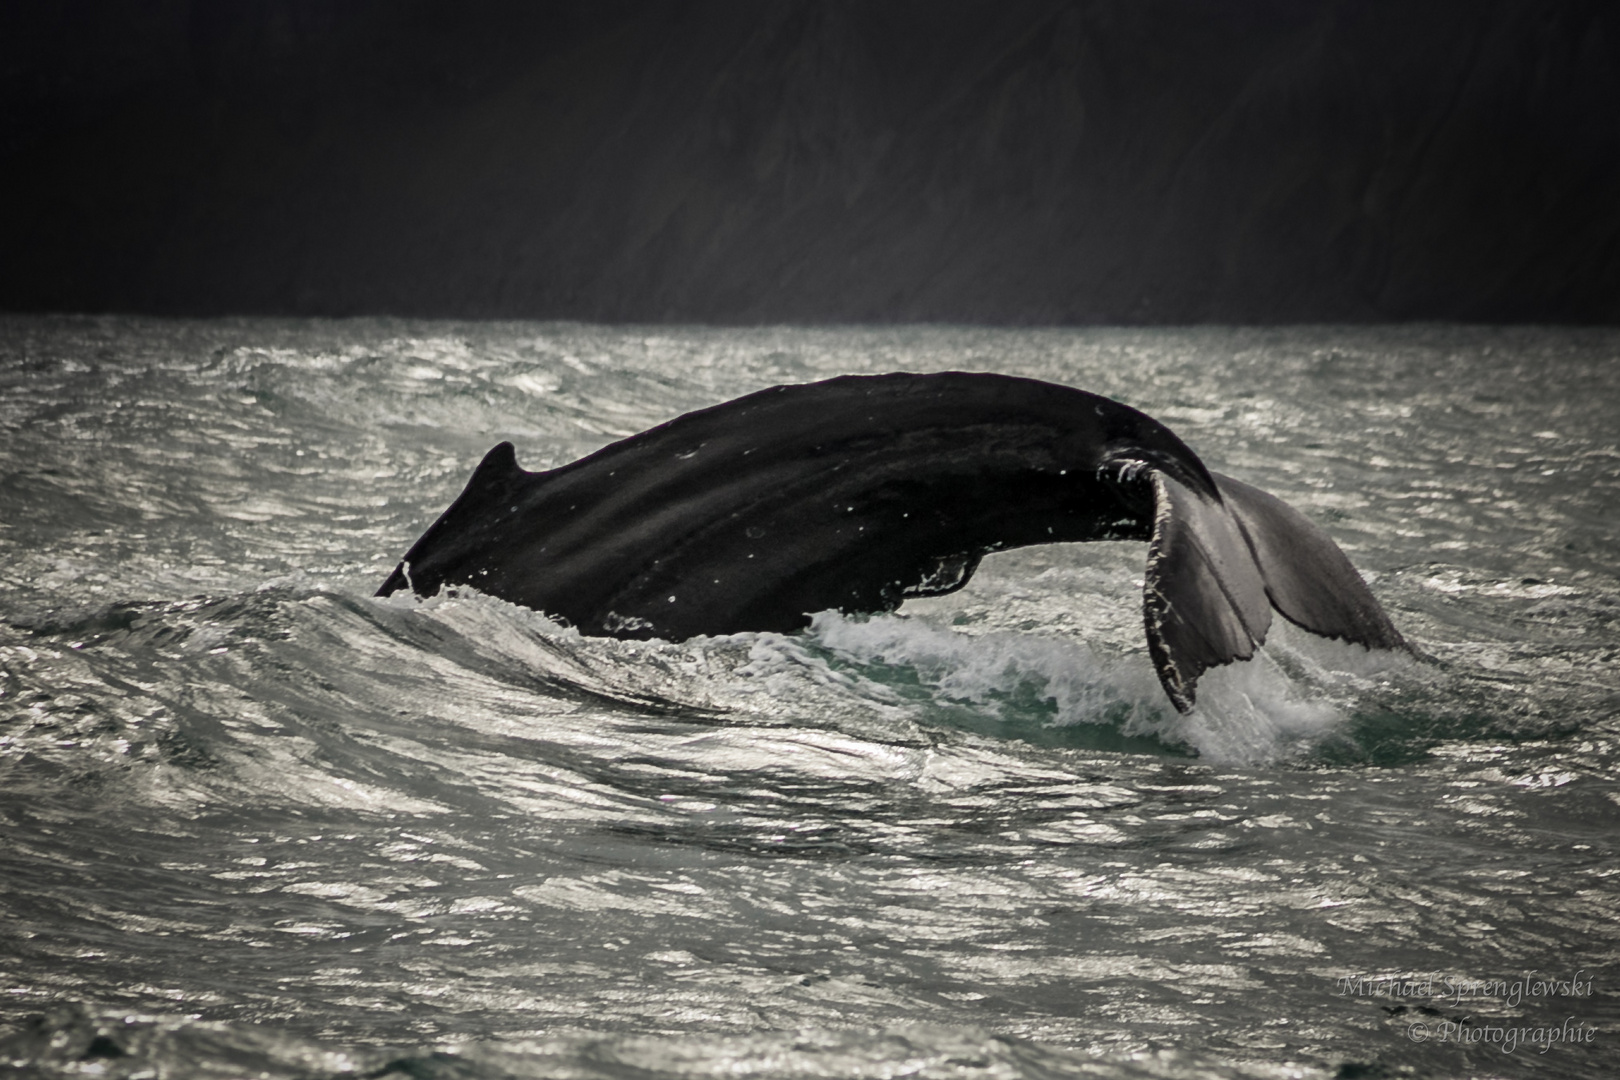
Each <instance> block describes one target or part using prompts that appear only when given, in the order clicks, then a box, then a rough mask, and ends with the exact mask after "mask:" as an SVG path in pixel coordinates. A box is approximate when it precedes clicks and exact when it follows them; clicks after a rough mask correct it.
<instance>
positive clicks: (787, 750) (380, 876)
mask: <svg viewBox="0 0 1620 1080" xmlns="http://www.w3.org/2000/svg"><path fill="white" fill-rule="evenodd" d="M0 350H3V353H0V552H3V558H0V590H3V592H0V597H3V600H0V607H3V612H4V615H5V621H4V624H3V625H0V837H3V842H0V867H3V869H0V918H3V920H4V925H5V926H6V928H7V933H6V935H5V939H4V944H3V945H0V991H3V993H0V1060H4V1061H10V1062H14V1063H23V1064H30V1063H31V1067H36V1068H38V1069H39V1070H41V1071H44V1072H46V1073H48V1074H52V1075H56V1074H60V1075H85V1074H92V1073H93V1074H95V1075H108V1076H112V1075H128V1076H137V1075H157V1074H160V1073H161V1074H166V1075H173V1074H187V1073H190V1072H195V1073H196V1074H198V1075H202V1074H210V1075H212V1074H214V1073H220V1074H226V1073H229V1074H232V1075H235V1074H239V1073H240V1072H242V1071H255V1072H263V1073H264V1074H266V1075H301V1076H304V1075H343V1074H351V1073H371V1074H374V1075H375V1074H380V1073H381V1072H382V1071H383V1070H386V1069H388V1068H390V1067H393V1068H395V1069H397V1070H398V1071H401V1072H402V1073H406V1074H410V1075H421V1076H435V1075H457V1076H464V1075H472V1076H485V1075H488V1076H506V1075H558V1074H564V1075H590V1076H596V1075H604V1076H619V1075H636V1076H647V1075H655V1076H663V1075H671V1076H673V1075H681V1076H688V1075H720V1074H725V1075H734V1074H737V1073H749V1074H759V1075H762V1076H763V1075H770V1076H779V1075H805V1076H852V1075H902V1074H904V1075H919V1076H947V1075H949V1076H979V1075H983V1076H992V1075H994V1076H1008V1075H1014V1076H1021V1075H1029V1076H1045V1075H1068V1074H1071V1073H1074V1074H1082V1075H1119V1076H1134V1075H1144V1076H1145V1075H1156V1076H1163V1075H1188V1076H1204V1075H1212V1074H1218V1071H1219V1070H1227V1071H1228V1072H1229V1073H1231V1074H1236V1075H1254V1076H1274V1075H1284V1074H1287V1075H1295V1074H1300V1075H1322V1076H1331V1075H1334V1074H1335V1073H1337V1072H1339V1071H1340V1070H1345V1073H1344V1074H1345V1075H1378V1073H1376V1072H1374V1071H1373V1070H1376V1069H1378V1068H1383V1069H1385V1070H1390V1071H1389V1072H1387V1073H1386V1074H1388V1075H1395V1074H1396V1073H1395V1072H1394V1070H1398V1069H1400V1068H1403V1067H1407V1066H1411V1067H1413V1068H1416V1069H1419V1070H1424V1071H1427V1072H1430V1073H1434V1074H1440V1075H1457V1074H1477V1075H1528V1074H1530V1073H1532V1072H1535V1071H1536V1070H1538V1069H1548V1068H1551V1069H1553V1070H1554V1071H1555V1072H1556V1074H1557V1075H1563V1076H1592V1077H1598V1076H1603V1075H1606V1070H1605V1069H1604V1068H1603V1067H1602V1065H1603V1063H1605V1062H1607V1061H1610V1060H1612V1056H1613V1053H1614V1045H1615V1040H1616V1039H1620V1028H1617V1021H1620V1010H1617V1009H1616V1004H1615V1003H1616V996H1615V995H1616V994H1617V993H1620V962H1617V958H1616V950H1617V947H1620V932H1617V931H1616V929H1615V927H1616V926H1617V925H1620V910H1617V909H1620V890H1617V888H1616V886H1615V885H1614V884H1613V882H1614V870H1613V867H1614V837H1615V835H1616V826H1617V824H1620V760H1617V752H1616V734H1617V726H1616V709H1615V705H1616V702H1617V700H1620V675H1617V673H1616V664H1615V659H1616V655H1617V648H1620V630H1617V626H1616V615H1617V613H1620V583H1617V579H1616V573H1615V565H1616V555H1617V554H1620V541H1617V524H1620V498H1617V491H1620V443H1617V441H1616V436H1615V434H1614V426H1613V420H1612V418H1613V415H1614V413H1615V411H1616V407H1617V405H1620V385H1617V384H1620V374H1617V372H1620V364H1617V355H1616V354H1617V353H1620V335H1617V334H1615V333H1613V332H1610V331H1574V330H1536V329H1507V330H1504V329H1483V328H1457V327H1402V328H1388V327H1386V328H1378V327H1369V328H1330V327H1318V328H1281V329H1271V330H1239V329H1221V328H1192V329H1184V330H1163V329H1155V330H985V329H973V328H950V327H934V328H919V327H898V328H884V329H865V328H843V329H818V330H809V329H786V328H779V329H771V328H767V329H752V330H720V329H704V328H656V327H597V326H580V325H563V324H540V323H509V324H463V323H442V322H440V323H436V322H414V323H412V322H394V321H386V320H357V321H340V322H319V321H312V322H289V321H276V320H237V321H222V322H197V321H191V322H187V321H161V320H138V319H128V318H102V319H70V318H11V319H7V320H5V321H4V323H3V332H0ZM953 369H954V370H992V371H1001V372H1006V373H1010V374H1017V375H1025V376H1031V377H1036V378H1043V379H1049V380H1052V381H1056V382H1062V383H1066V384H1069V385H1073V386H1078V387H1082V388H1084V389H1088V390H1092V391H1095V392H1098V393H1102V394H1106V395H1108V396H1111V397H1115V398H1117V399H1119V400H1122V401H1125V402H1127V403H1128V404H1131V405H1134V406H1136V407H1138V408H1141V409H1142V410H1144V411H1145V412H1147V413H1149V414H1150V415H1152V416H1155V417H1157V418H1158V419H1160V420H1162V421H1164V422H1165V423H1166V424H1168V425H1169V426H1171V427H1172V428H1173V429H1174V430H1176V432H1177V433H1178V434H1179V435H1181V436H1182V437H1183V438H1184V439H1185V440H1186V441H1187V442H1188V443H1189V444H1190V445H1191V446H1192V447H1193V448H1194V449H1195V450H1197V451H1198V452H1199V453H1200V454H1201V455H1202V456H1203V457H1204V459H1205V460H1206V461H1207V462H1208V463H1209V464H1210V465H1211V466H1212V467H1214V468H1217V469H1219V470H1221V471H1223V472H1227V473H1229V474H1231V475H1234V476H1237V477H1239V478H1240V479H1243V480H1246V481H1248V482H1251V483H1254V484H1256V485H1257V486H1259V487H1262V488H1264V489H1266V490H1269V491H1272V492H1274V493H1275V494H1277V495H1280V496H1281V497H1283V498H1284V499H1286V500H1288V501H1289V502H1290V503H1292V504H1293V505H1295V506H1297V507H1299V508H1300V509H1301V510H1303V511H1304V512H1305V513H1306V514H1307V515H1309V516H1310V517H1312V518H1313V519H1314V520H1316V521H1318V522H1319V523H1321V524H1322V525H1323V526H1324V527H1325V528H1326V529H1328V531H1329V532H1331V533H1332V535H1333V536H1334V537H1335V539H1337V540H1338V542H1339V543H1340V544H1341V546H1343V547H1344V549H1345V550H1346V552H1347V553H1348V554H1349V555H1350V557H1351V558H1352V560H1353V561H1354V562H1355V563H1356V565H1357V566H1358V568H1359V569H1360V570H1361V571H1362V573H1363V574H1364V575H1365V576H1366V577H1367V579H1368V580H1369V582H1370V583H1371V584H1372V587H1373V589H1374V591H1375V592H1376V593H1377V594H1378V595H1379V597H1380V598H1381V599H1382V600H1383V602H1384V603H1385V604H1386V606H1387V607H1388V609H1389V610H1390V612H1391V614H1392V616H1393V617H1394V619H1395V621H1396V622H1397V623H1398V624H1399V625H1400V626H1401V628H1402V630H1403V631H1404V632H1405V633H1406V634H1407V636H1408V637H1409V638H1411V639H1412V640H1413V641H1415V642H1416V643H1418V644H1419V645H1420V646H1421V648H1422V649H1423V650H1424V651H1425V653H1426V654H1427V655H1428V659H1427V660H1424V661H1417V660H1412V659H1403V658H1398V657H1392V656H1388V655H1380V654H1373V653H1368V652H1367V651H1366V650H1363V649H1360V648H1358V647H1354V646H1345V645H1341V644H1338V643H1334V642H1329V641H1323V640H1320V639H1316V638H1313V637H1312V636H1311V635H1308V634H1305V633H1303V632H1298V631H1293V630H1292V629H1291V628H1288V627H1279V628H1278V629H1277V630H1276V631H1275V632H1274V637H1273V640H1272V642H1271V644H1270V645H1268V647H1267V649H1266V650H1265V652H1264V653H1263V654H1262V656H1260V657H1259V658H1257V659H1256V660H1255V661H1253V662H1250V663H1248V664H1242V665H1235V666H1233V667H1231V668H1227V669H1222V670H1219V671H1217V672H1214V673H1211V674H1210V675H1208V676H1206V677H1205V680H1204V681H1203V683H1202V684H1201V686H1200V698H1199V706H1198V708H1197V709H1195V710H1194V711H1193V712H1192V713H1191V714H1189V715H1187V716H1185V717H1183V716H1180V715H1178V714H1177V713H1176V712H1175V711H1174V710H1173V709H1172V708H1170V706H1169V704H1168V703H1167V702H1166V701H1165V700H1164V698H1163V693H1162V691H1161V690H1160V689H1159V687H1158V684H1157V681H1156V679H1155V677H1154V675H1153V671H1152V667H1151V665H1150V663H1149V661H1148V658H1147V656H1146V652H1145V646H1144V642H1143V635H1142V629H1141V621H1140V620H1141V614H1140V582H1141V578H1142V570H1143V560H1144V557H1145V549H1144V547H1143V545H1140V544H1127V543H1115V544H1091V545H1065V546H1052V547H1046V548H1030V549H1024V550H1020V551H1015V552H1007V553H1003V554H999V555H995V556H991V557H989V558H987V559H986V560H985V563H984V565H983V567H982V568H981V570H980V572H979V575H978V576H977V577H976V578H975V579H974V581H973V582H972V583H971V584H970V585H969V586H968V588H966V589H965V590H963V591H962V592H960V593H956V594H953V595H951V596H947V597H940V598H935V599H930V600H925V601H913V602H909V603H908V604H907V605H906V606H905V607H904V608H903V609H902V610H901V611H900V612H899V613H897V614H894V615H888V616H881V617H875V618H862V617H853V616H841V615H838V614H836V613H827V614H823V615H820V616H818V617H817V619H816V620H815V623H814V625H813V626H812V627H811V629H810V630H808V631H806V632H804V633H802V634H796V635H774V634H741V635H735V636H732V637H725V638H713V639H699V640H695V641H691V642H686V643H682V644H670V643H666V642H656V641H654V642H621V641H614V640H604V639H593V638H584V637H581V636H579V635H578V634H577V633H575V632H574V631H572V630H569V629H568V628H566V627H562V626H559V625H557V624H556V623H554V622H552V621H550V620H548V619H547V618H546V617H545V616H544V615H543V614H541V613H536V612H531V611H527V610H524V609H521V608H517V607H513V606H512V605H509V604H505V603H502V602H500V601H497V600H494V599H491V598H488V597H482V596H478V595H477V594H475V593H463V594H462V595H459V596H456V597H447V596H441V597H438V598H435V599H432V600H428V601H418V600H415V599H413V598H406V597H402V596H396V597H392V598H390V599H388V600H378V599H374V598H372V596H371V593H372V592H373V590H374V589H375V588H376V586H377V584H378V583H379V582H380V581H381V579H382V577H383V576H384V575H385V574H386V573H387V571H388V570H390V569H391V568H392V566H393V565H394V562H395V561H396V560H397V559H398V557H399V555H400V554H401V553H402V552H403V550H404V549H405V547H406V546H408V545H409V543H410V542H411V541H412V540H413V539H415V537H416V536H417V535H419V534H420V532H421V531H422V530H423V529H424V528H425V527H426V526H427V524H428V523H430V522H431V521H432V520H433V518H434V517H435V516H436V515H437V514H438V512H439V511H440V510H442V509H443V508H444V507H445V506H446V505H448V503H449V502H450V500H451V499H453V498H454V497H455V495H456V494H457V492H458V491H459V490H460V487H461V485H462V484H463V483H464V482H465V480H466V477H467V475H468V473H469V472H470V471H471V468H472V466H473V465H474V464H475V463H476V462H477V461H478V459H479V458H480V457H481V456H482V454H483V453H484V451H485V450H487V449H488V448H489V447H490V446H491V445H493V444H494V443H495V442H497V441H499V440H501V439H510V440H512V441H513V442H514V443H515V444H516V445H517V447H518V456H519V462H520V463H521V464H522V465H523V466H524V467H525V468H528V469H543V468H549V467H552V466H555V465H559V464H562V463H565V462H567V461H570V460H573V459H574V458H576V457H578V456H580V455H582V454H585V453H588V452H590V451H592V450H594V449H596V448H598V447H600V446H602V445H604V444H605V443H607V442H609V441H612V440H613V439H615V438H619V437H622V436H624V435H628V434H631V433H633V432H636V431H639V430H642V429H644V428H646V427H648V426H651V425H653V424H656V423H659V422H662V421H664V420H667V419H669V418H671V417H673V416H675V415H678V414H679V413H682V412H684V411H688V410H690V409H693V408H698V407H702V406H706V405H711V404H714V403H717V402H719V401H722V400H726V399H729V398H732V397H735V396H738V395H740V394H743V393H747V392H749V391H752V390H756V389H759V388H762V387H765V386H770V385H773V384H777V383H783V382H802V381H808V380H812V379H817V378H823V377H828V376H831V375H835V374H840V373H846V372H861V373H868V372H881V371H893V370H908V371H934V370H953ZM1582 980H1584V982H1583V981H1582ZM1515 985H1517V986H1519V988H1520V989H1519V990H1518V991H1517V992H1515V991H1514V990H1513V989H1512V987H1513V986H1515ZM1531 986H1540V987H1543V988H1544V989H1545V988H1547V987H1551V989H1546V990H1545V992H1541V993H1537V992H1534V991H1533V990H1529V989H1526V987H1531ZM1583 986H1585V987H1588V988H1589V990H1588V991H1583V992H1577V991H1579V990H1580V988H1581V987H1583ZM1571 1024H1573V1025H1575V1026H1574V1027H1571V1026H1570V1025H1571ZM1559 1025H1564V1026H1563V1027H1559ZM1582 1025H1584V1027H1582ZM1553 1029H1557V1030H1559V1031H1562V1032H1564V1034H1562V1035H1560V1036H1558V1039H1559V1040H1560V1041H1558V1042H1557V1043H1556V1044H1553V1045H1548V1039H1549V1038H1550V1036H1548V1035H1547V1032H1548V1031H1551V1030H1553ZM1492 1031H1495V1032H1496V1034H1492V1033H1491V1032H1492ZM1508 1031H1518V1032H1520V1033H1521V1034H1519V1035H1516V1036H1513V1038H1515V1039H1518V1040H1519V1043H1518V1044H1515V1048H1514V1049H1512V1050H1511V1051H1510V1050H1508V1049H1507V1045H1506V1042H1505V1040H1506V1039H1507V1038H1508V1037H1507V1036H1506V1035H1505V1034H1503V1033H1504V1032H1508ZM1537 1031H1539V1032H1541V1033H1542V1034H1541V1035H1540V1036H1539V1038H1540V1040H1541V1041H1539V1042H1538V1041H1536V1037H1533V1034H1526V1033H1534V1032H1537ZM1572 1031H1573V1032H1575V1034H1573V1035H1571V1034H1569V1032H1572ZM1582 1032H1586V1034H1584V1035H1583V1034H1581V1033H1582ZM1543 1050H1545V1053H1543V1052H1542V1051H1543ZM1355 1069H1362V1070H1365V1071H1363V1072H1361V1073H1356V1072H1354V1071H1353V1070H1355ZM143 1070H144V1071H143ZM154 1070H156V1072H154ZM165 1070H167V1072H165Z"/></svg>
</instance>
